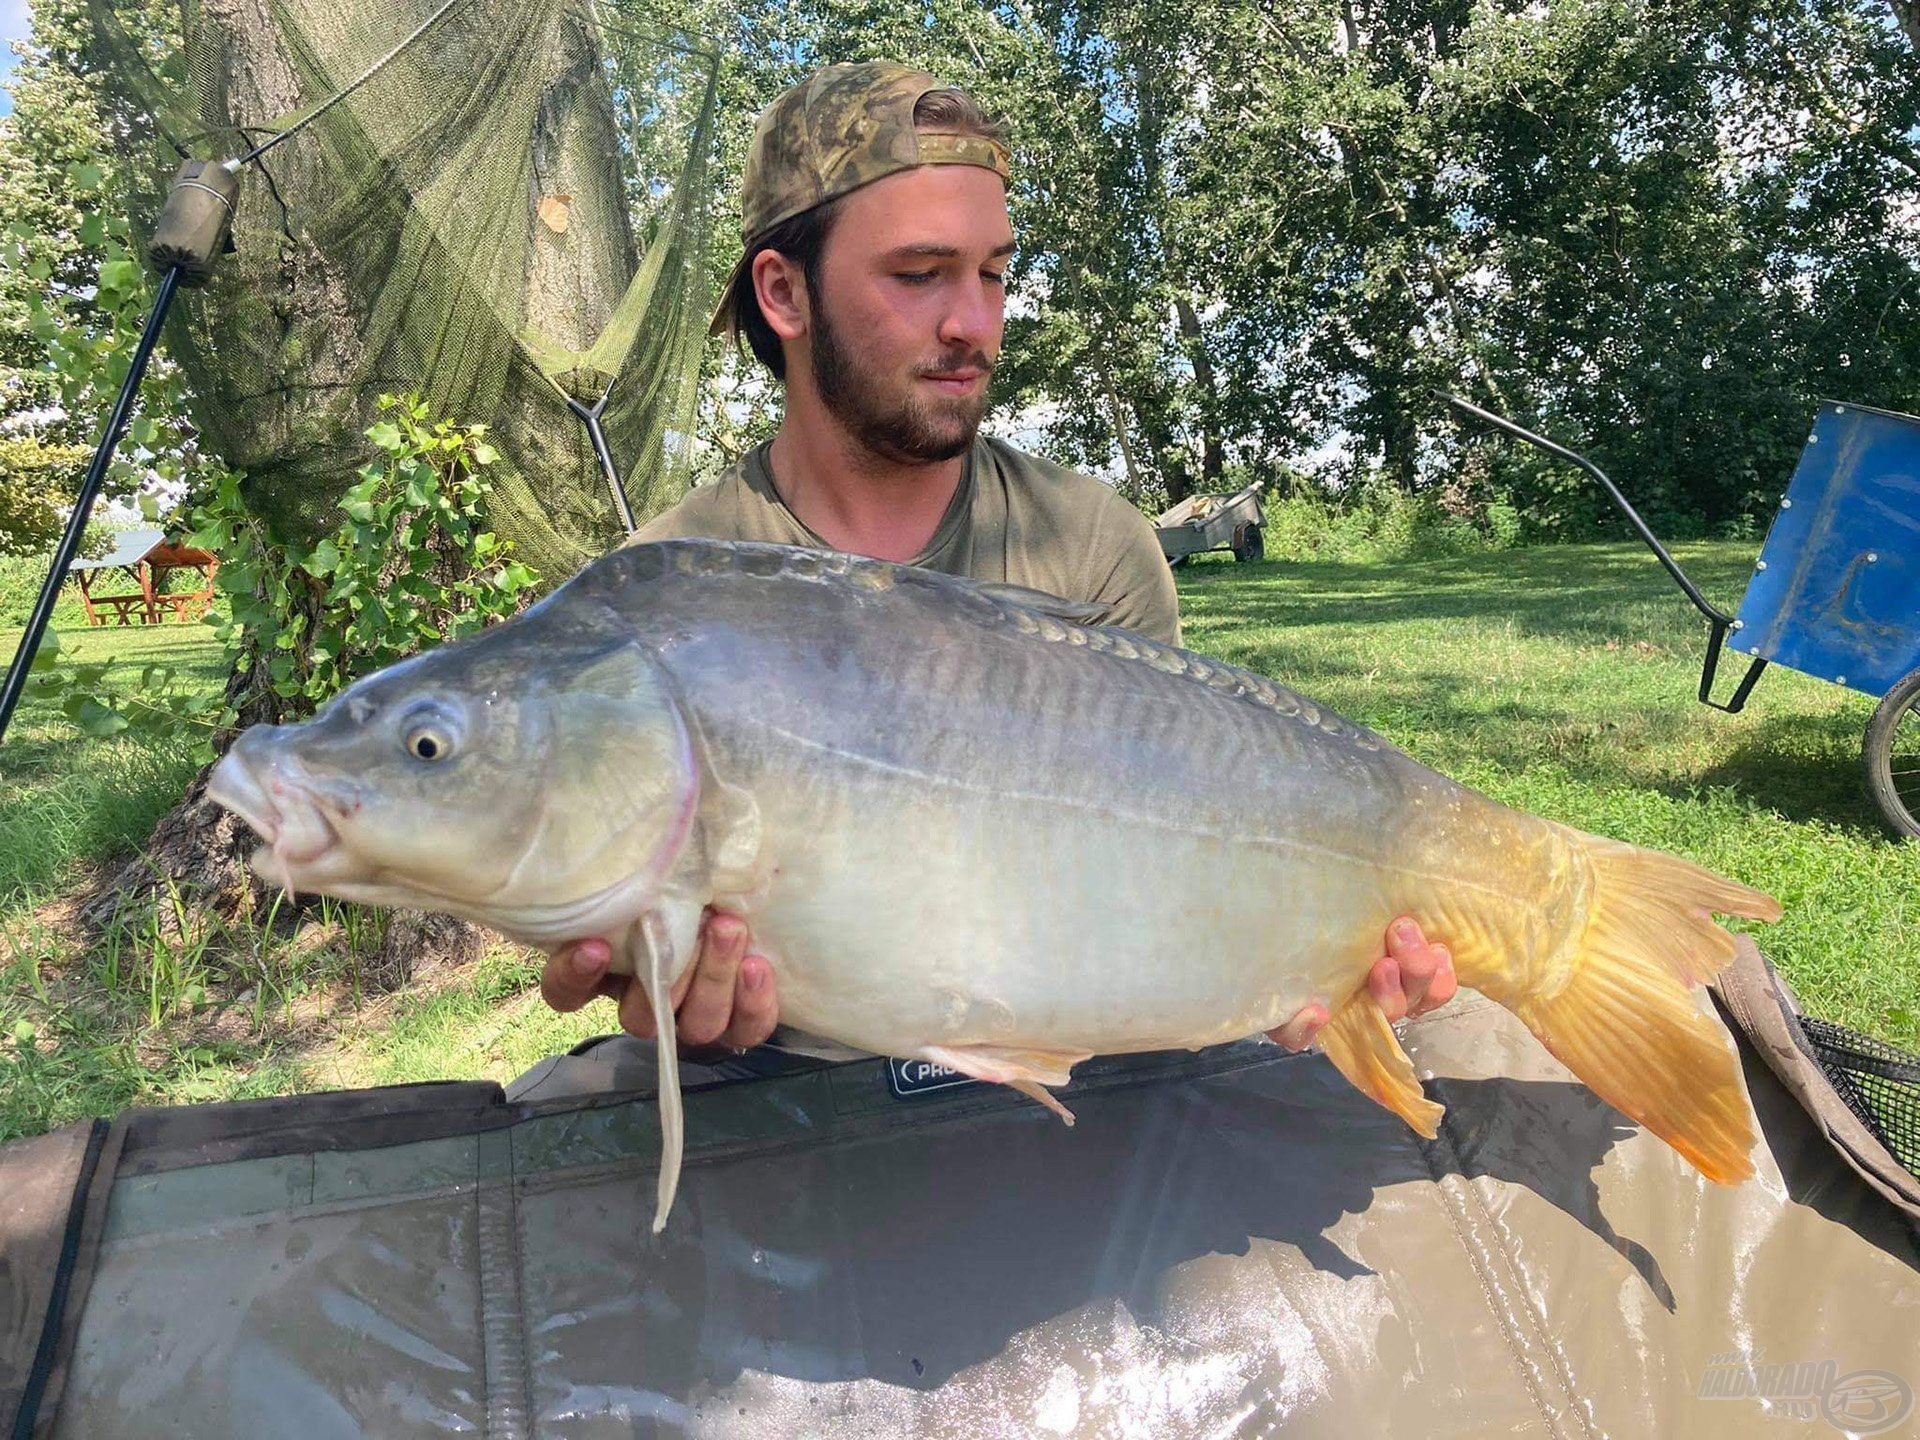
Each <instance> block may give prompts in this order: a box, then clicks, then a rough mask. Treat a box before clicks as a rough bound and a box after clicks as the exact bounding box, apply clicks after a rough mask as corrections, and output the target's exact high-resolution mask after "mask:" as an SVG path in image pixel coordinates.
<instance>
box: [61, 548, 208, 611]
mask: <svg viewBox="0 0 1920 1440" xmlns="http://www.w3.org/2000/svg"><path fill="white" fill-rule="evenodd" d="M113 540H114V543H113V549H111V550H109V551H108V552H107V553H106V554H105V555H102V556H100V557H98V558H97V559H93V560H76V561H74V562H73V578H74V580H75V582H76V583H77V584H78V585H79V587H80V604H81V606H82V608H83V609H85V611H86V612H87V624H89V625H107V624H117V625H158V624H160V623H161V622H162V621H164V620H166V619H168V618H169V617H171V618H172V619H174V620H177V621H180V622H181V623H183V624H184V623H186V622H188V621H191V620H197V619H199V618H200V617H201V616H202V615H204V614H206V613H207V610H208V609H209V607H211V606H212V604H213V577H214V574H215V572H216V571H218V570H219V568H220V560H219V557H217V556H215V555H213V554H210V553H209V552H208V551H205V550H196V549H194V548H193V547H192V546H190V545H179V544H176V543H174V542H173V541H170V540H168V539H167V537H166V532H165V531H164V530H122V531H119V532H118V533H116V534H115V535H114V537H113ZM111 570H124V571H126V572H128V573H129V574H130V575H132V576H133V578H134V581H135V582H136V583H137V584H138V585H139V587H140V589H139V591H138V592H137V593H133V594H121V595H101V594H96V593H95V591H94V588H93V587H94V585H95V584H96V583H98V581H99V578H100V576H101V575H102V574H104V573H105V572H107V571H111ZM169 570H194V571H198V572H199V574H200V576H201V580H202V583H201V584H200V585H198V586H196V587H195V588H193V589H191V590H177V591H173V592H168V591H167V590H166V589H165V588H164V587H165V580H164V578H163V577H164V576H165V575H166V572H167V571H169Z"/></svg>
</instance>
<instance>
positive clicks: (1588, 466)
mask: <svg viewBox="0 0 1920 1440" xmlns="http://www.w3.org/2000/svg"><path fill="white" fill-rule="evenodd" d="M1433 393H1434V394H1435V395H1437V396H1439V397H1440V398H1441V399H1442V400H1444V401H1446V402H1447V403H1448V404H1449V405H1451V406H1453V407H1454V408H1455V409H1456V410H1461V411H1464V412H1465V413H1466V414H1468V415H1472V416H1473V417H1475V418H1476V419H1479V420H1484V421H1486V423H1487V424H1489V425H1491V426H1493V427H1494V428H1495V429H1497V430H1504V431H1505V432H1506V433H1507V434H1509V435H1512V436H1514V437H1515V438H1516V439H1520V440H1524V441H1526V442H1527V443H1528V444H1529V445H1532V446H1535V447H1537V448H1539V449H1541V450H1544V451H1546V452H1547V454H1549V455H1557V456H1559V457H1560V459H1562V460H1566V461H1569V462H1570V463H1572V464H1575V465H1578V466H1579V467H1580V468H1581V469H1582V470H1584V471H1586V472H1587V474H1589V475H1591V476H1592V477H1593V478H1594V479H1596V480H1598V481H1599V482H1600V486H1601V488H1602V489H1604V490H1605V491H1606V492H1607V494H1608V495H1609V496H1610V497H1611V498H1612V500H1613V503H1614V504H1615V505H1616V506H1618V507H1619V510H1620V513H1621V514H1622V515H1624V516H1626V517H1627V523H1628V524H1629V525H1631V526H1633V528H1634V531H1635V533H1637V534H1638V535H1639V536H1640V538H1641V539H1642V540H1644V541H1646V544H1647V548H1648V549H1649V550H1651V551H1653V553H1654V558H1656V559H1657V560H1659V562H1660V563H1661V564H1662V565H1664V566H1666V567H1667V574H1669V575H1671V576H1672V577H1673V580H1674V583H1675V584H1676V585H1678V586H1679V587H1680V589H1681V592H1682V593H1683V594H1684V595H1685V596H1686V597H1687V599H1689V600H1691V601H1692V602H1693V608H1694V609H1696V610H1698V611H1699V612H1700V613H1701V614H1702V615H1704V616H1706V617H1707V658H1706V660H1705V661H1704V662H1703V663H1702V665H1701V667H1700V691H1699V695H1700V703H1701V704H1702V705H1709V706H1711V707H1713V708H1714V709H1715V710H1724V711H1726V712H1727V714H1729V715H1738V714H1739V713H1740V711H1741V708H1742V707H1743V706H1745V705H1746V703H1747V696H1749V695H1751V694H1752V693H1753V687H1754V683H1755V682H1756V681H1757V680H1759V678H1760V672H1761V671H1763V670H1765V669H1766V668H1767V662H1766V661H1765V660H1763V659H1760V658H1759V657H1758V656H1756V657H1755V658H1754V661H1753V663H1752V664H1751V665H1750V666H1748V667H1747V673H1746V675H1745V676H1744V677H1743V678H1742V679H1741V681H1740V683H1739V685H1737V686H1736V687H1735V688H1734V692H1733V697H1732V698H1731V699H1730V700H1728V701H1727V703H1726V704H1724V705H1722V704H1721V703H1720V702H1719V701H1718V700H1715V699H1714V698H1713V677H1714V673H1715V672H1716V671H1717V670H1718V669H1719V666H1720V650H1721V647H1722V646H1723V645H1725V644H1726V640H1727V634H1728V632H1729V631H1731V630H1737V629H1739V628H1740V622H1739V621H1738V620H1736V619H1734V618H1733V616H1731V615H1729V614H1727V612H1726V611H1724V610H1722V609H1721V608H1720V607H1719V606H1718V605H1715V604H1714V603H1713V602H1712V601H1710V600H1709V599H1707V597H1706V596H1705V595H1702V594H1701V593H1700V587H1699V586H1698V585H1695V584H1694V583H1693V581H1692V579H1690V578H1689V577H1688V575H1687V572H1686V571H1684V570H1682V569H1681V568H1680V562H1679V561H1678V560H1676V559H1674V558H1673V556H1672V555H1670V554H1668V553H1667V547H1666V546H1664V545H1662V544H1661V543H1660V541H1659V538H1658V537H1657V536H1655V535H1654V533H1653V531H1652V530H1651V529H1649V528H1648V526H1647V522H1646V521H1644V520H1642V519H1641V518H1640V512H1639V511H1638V510H1636V509H1634V508H1633V506H1632V504H1631V503H1629V501H1628V500H1627V497H1626V496H1624V495H1622V494H1621V493H1620V487H1619V486H1618V485H1615V484H1614V483H1613V481H1612V480H1610V479H1609V478H1608V477H1607V472H1606V471H1604V470H1602V469H1601V468H1600V467H1599V466H1598V465H1596V464H1594V463H1593V462H1592V461H1591V460H1589V459H1587V457H1586V456H1584V455H1582V454H1580V453H1579V452H1578V451H1574V450H1569V449H1568V448H1567V447H1566V446H1564V445H1560V444H1556V443H1555V442H1554V441H1552V440H1549V439H1547V437H1546V436H1544V435H1536V434H1534V433H1533V431H1531V430H1529V429H1527V428H1526V427H1525V426H1524V425H1516V424H1514V423H1513V421H1511V420H1509V419H1507V418H1506V416H1504V415H1496V414H1494V413H1493V411H1491V410H1483V409H1481V408H1480V407H1479V406H1478V405H1475V404H1474V403H1473V402H1472V401H1471V400H1462V399H1461V398H1460V397H1459V396H1458V395H1449V394H1448V393H1447V392H1446V391H1445V390H1435V391H1434V392H1433Z"/></svg>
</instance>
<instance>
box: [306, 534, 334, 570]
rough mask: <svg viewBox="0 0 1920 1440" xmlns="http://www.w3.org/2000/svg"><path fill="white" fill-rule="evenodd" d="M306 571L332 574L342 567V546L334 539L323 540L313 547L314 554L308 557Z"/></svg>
mask: <svg viewBox="0 0 1920 1440" xmlns="http://www.w3.org/2000/svg"><path fill="white" fill-rule="evenodd" d="M305 568H306V571H307V573H308V574H310V575H331V574H333V572H334V571H336V570H338V569H339V568H340V547H339V546H338V545H335V544H334V543H333V541H332V540H322V541H321V542H320V543H319V544H318V545H316V546H314V547H313V554H311V555H309V556H308V557H307V559H306V565H305Z"/></svg>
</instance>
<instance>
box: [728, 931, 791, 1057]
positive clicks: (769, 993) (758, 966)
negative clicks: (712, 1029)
mask: <svg viewBox="0 0 1920 1440" xmlns="http://www.w3.org/2000/svg"><path fill="white" fill-rule="evenodd" d="M779 1019H780V1002H779V999H778V997H777V996H776V995H775V994H774V984H773V966H771V965H769V964H768V963H767V957H766V956H764V955H749V956H747V957H746V959H744V960H742V961H741V962H740V983H739V986H738V987H737V988H736V989H735V990H734V992H733V1020H732V1022H731V1023H729V1024H728V1026H727V1029H726V1033H725V1034H723V1035H722V1036H721V1037H720V1038H721V1039H722V1040H723V1041H725V1042H726V1043H727V1044H729V1045H732V1046H733V1047H735V1048H736V1049H739V1050H751V1049H752V1048H753V1047H754V1046H756V1045H764V1044H765V1043H766V1041H767V1037H768V1036H770V1035H771V1034H773V1027H774V1026H775V1025H776V1024H778V1023H779Z"/></svg>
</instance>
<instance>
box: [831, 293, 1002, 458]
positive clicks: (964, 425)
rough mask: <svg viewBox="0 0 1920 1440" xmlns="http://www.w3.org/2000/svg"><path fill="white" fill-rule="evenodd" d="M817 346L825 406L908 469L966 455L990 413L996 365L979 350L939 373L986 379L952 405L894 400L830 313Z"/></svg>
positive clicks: (946, 362)
mask: <svg viewBox="0 0 1920 1440" xmlns="http://www.w3.org/2000/svg"><path fill="white" fill-rule="evenodd" d="M810 333H811V335H812V340H811V342H810V345H809V349H810V350H811V353H812V358H813V379H814V384H815V385H816V386H818V387H819V390H820V399H821V402H822V403H823V404H824V405H825V406H826V407H827V409H828V410H830V411H831V412H832V413H833V415H834V418H835V419H837V420H839V421H840V423H841V424H842V425H845V426H846V427H847V429H848V431H849V432H851V433H852V435H853V437H854V438H855V439H856V440H858V441H859V442H860V443H861V444H862V445H864V446H866V448H867V449H869V450H871V451H872V452H873V453H874V454H876V455H879V456H882V457H884V458H885V459H888V460H891V461H894V462H895V463H897V464H905V465H930V464H933V463H935V462H937V461H941V460H951V459H953V457H954V456H956V455H963V454H965V453H966V450H967V447H968V446H969V445H971V444H973V437H974V435H975V433H976V432H978V430H979V429H980V421H981V418H982V417H983V416H985V414H986V413H987V387H986V383H985V379H986V377H987V376H990V375H991V374H992V372H993V362H992V361H991V360H989V359H988V358H987V357H986V355H985V353H984V352H982V351H979V350H972V351H958V352H955V353H953V354H951V355H948V356H945V357H943V358H942V360H941V362H940V364H939V365H938V366H934V367H930V368H933V369H939V370H944V369H953V370H959V369H975V370H979V371H980V372H981V374H982V383H981V385H980V389H979V391H978V393H977V394H974V395H971V396H955V397H953V398H952V399H950V400H941V399H938V398H933V397H929V398H922V397H921V396H919V395H917V394H914V393H913V392H912V391H911V390H909V392H908V393H907V394H906V395H905V396H903V397H901V398H899V399H893V400H890V399H889V397H887V396H886V395H885V394H884V393H883V391H882V386H881V384H880V382H879V381H878V380H877V379H876V378H875V377H874V376H873V375H872V374H870V373H869V372H867V371H865V370H862V369H861V368H860V366H859V363H858V362H857V361H856V360H855V359H854V356H853V353H852V351H851V350H849V349H848V347H847V346H846V345H845V344H844V343H842V341H841V339H840V336H839V334H838V332H836V331H835V330H834V328H833V322H832V321H831V320H829V319H828V318H827V307H826V306H825V305H824V304H822V305H819V306H817V307H815V311H814V325H813V328H812V330H811V332H810Z"/></svg>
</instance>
